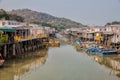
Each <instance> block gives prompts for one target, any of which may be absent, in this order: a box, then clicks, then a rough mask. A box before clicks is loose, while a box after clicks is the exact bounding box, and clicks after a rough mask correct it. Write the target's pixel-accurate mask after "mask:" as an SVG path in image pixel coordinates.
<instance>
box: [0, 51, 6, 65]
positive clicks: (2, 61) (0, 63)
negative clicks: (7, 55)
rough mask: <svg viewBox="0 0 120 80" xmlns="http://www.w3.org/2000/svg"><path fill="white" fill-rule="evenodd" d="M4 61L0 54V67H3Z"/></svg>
mask: <svg viewBox="0 0 120 80" xmlns="http://www.w3.org/2000/svg"><path fill="white" fill-rule="evenodd" d="M4 62H5V60H4V59H3V57H2V55H1V53H0V67H1V66H3V64H4Z"/></svg>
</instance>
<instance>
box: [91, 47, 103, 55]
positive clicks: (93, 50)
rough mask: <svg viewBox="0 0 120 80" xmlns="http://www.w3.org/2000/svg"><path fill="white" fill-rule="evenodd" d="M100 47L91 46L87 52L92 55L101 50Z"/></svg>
mask: <svg viewBox="0 0 120 80" xmlns="http://www.w3.org/2000/svg"><path fill="white" fill-rule="evenodd" d="M102 49H103V48H99V47H93V48H91V49H90V50H89V52H90V53H91V54H93V55H94V54H97V53H98V52H101V51H102Z"/></svg>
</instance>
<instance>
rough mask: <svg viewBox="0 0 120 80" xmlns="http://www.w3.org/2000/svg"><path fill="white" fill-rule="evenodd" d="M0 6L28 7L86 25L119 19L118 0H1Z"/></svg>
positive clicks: (7, 8) (119, 5) (119, 7)
mask: <svg viewBox="0 0 120 80" xmlns="http://www.w3.org/2000/svg"><path fill="white" fill-rule="evenodd" d="M0 8H3V9H5V10H11V9H22V8H29V9H32V10H35V11H39V12H45V13H48V14H51V15H53V16H57V17H65V18H69V19H72V20H74V21H77V22H80V23H83V24H86V25H104V24H106V23H107V22H111V21H115V20H117V21H120V0H2V1H1V2H0Z"/></svg>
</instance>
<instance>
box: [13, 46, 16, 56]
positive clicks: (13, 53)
mask: <svg viewBox="0 0 120 80" xmlns="http://www.w3.org/2000/svg"><path fill="white" fill-rule="evenodd" d="M15 55H16V53H15V44H13V56H15Z"/></svg>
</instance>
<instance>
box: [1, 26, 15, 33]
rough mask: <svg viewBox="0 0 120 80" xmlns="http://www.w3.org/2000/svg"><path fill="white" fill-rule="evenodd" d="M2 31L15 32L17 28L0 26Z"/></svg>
mask: <svg viewBox="0 0 120 80" xmlns="http://www.w3.org/2000/svg"><path fill="white" fill-rule="evenodd" d="M0 31H4V32H15V31H16V29H14V28H12V27H0Z"/></svg>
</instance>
